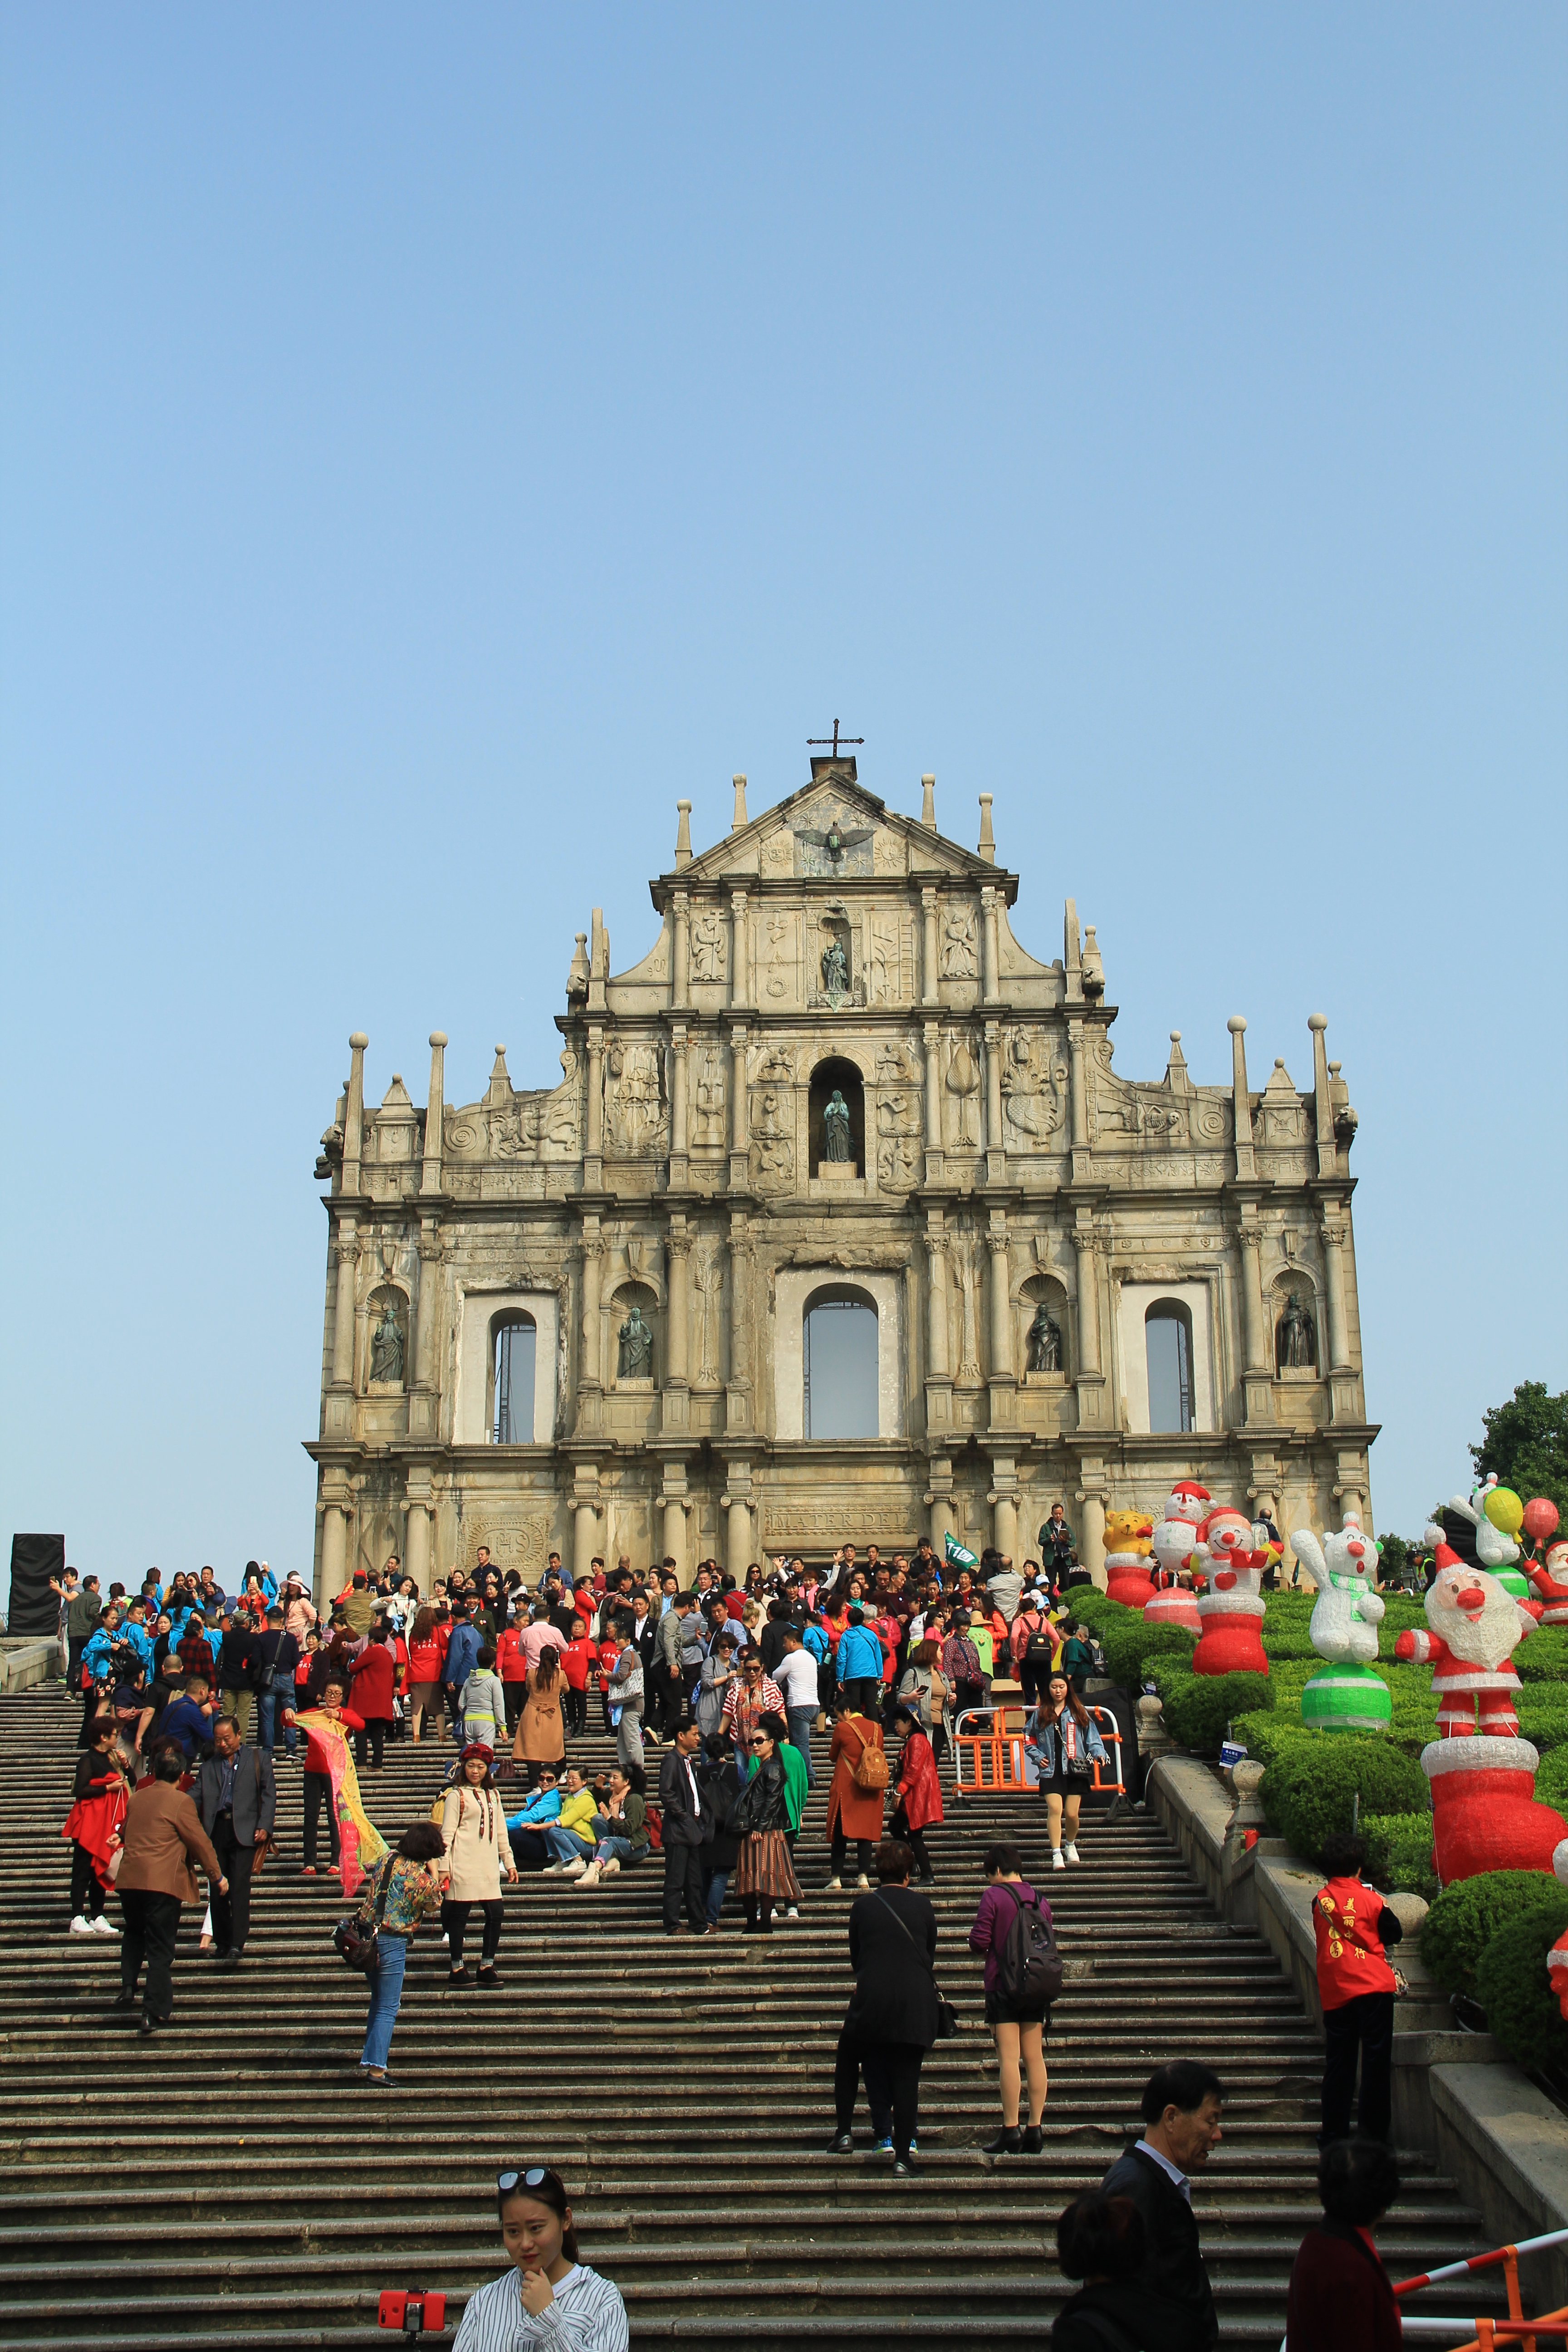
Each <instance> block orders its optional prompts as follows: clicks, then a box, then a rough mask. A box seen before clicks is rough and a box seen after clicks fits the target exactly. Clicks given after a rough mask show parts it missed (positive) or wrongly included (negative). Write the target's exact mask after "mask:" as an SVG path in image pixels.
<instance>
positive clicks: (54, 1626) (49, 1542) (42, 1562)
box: [6, 1536, 66, 1642]
mask: <svg viewBox="0 0 1568 2352" xmlns="http://www.w3.org/2000/svg"><path fill="white" fill-rule="evenodd" d="M65 1572H66V1539H65V1538H64V1536H13V1537H12V1538H11V1606H10V1608H9V1610H8V1611H7V1612H6V1630H7V1631H8V1632H9V1633H13V1634H29V1635H30V1636H31V1637H32V1639H33V1640H34V1641H37V1642H44V1641H47V1640H48V1638H49V1636H50V1635H51V1634H52V1633H58V1632H59V1629H60V1596H59V1594H58V1592H51V1591H49V1579H50V1577H51V1576H53V1577H63V1576H64V1575H65Z"/></svg>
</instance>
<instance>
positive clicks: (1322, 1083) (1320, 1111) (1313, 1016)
mask: <svg viewBox="0 0 1568 2352" xmlns="http://www.w3.org/2000/svg"><path fill="white" fill-rule="evenodd" d="M1307 1026H1308V1028H1309V1029H1310V1031H1311V1033H1312V1097H1313V1102H1314V1106H1315V1108H1316V1111H1317V1129H1318V1173H1319V1175H1320V1176H1333V1175H1337V1174H1338V1172H1339V1170H1338V1163H1337V1160H1336V1157H1335V1154H1336V1150H1337V1148H1338V1138H1337V1137H1336V1136H1335V1134H1334V1114H1333V1104H1332V1101H1331V1097H1330V1093H1329V1059H1328V1055H1329V1044H1328V1028H1329V1024H1328V1017H1327V1015H1326V1014H1325V1013H1309V1014H1308V1015H1307Z"/></svg>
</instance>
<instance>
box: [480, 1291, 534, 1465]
mask: <svg viewBox="0 0 1568 2352" xmlns="http://www.w3.org/2000/svg"><path fill="white" fill-rule="evenodd" d="M538 1336H539V1335H538V1333H537V1331H536V1330H535V1328H534V1322H533V1318H532V1316H531V1315H498V1316H497V1318H496V1319H495V1322H494V1323H493V1324H492V1326H491V1328H490V1408H489V1426H490V1443H491V1444H492V1445H531V1444H532V1443H533V1367H534V1355H535V1351H536V1348H537V1345H538Z"/></svg>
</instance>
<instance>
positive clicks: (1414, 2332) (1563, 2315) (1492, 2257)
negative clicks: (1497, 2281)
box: [1281, 2230, 1568, 2352]
mask: <svg viewBox="0 0 1568 2352" xmlns="http://www.w3.org/2000/svg"><path fill="white" fill-rule="evenodd" d="M1562 2245H1568V2230H1550V2231H1547V2233H1546V2235H1545V2236H1544V2237H1541V2238H1521V2239H1520V2241H1519V2242H1518V2244H1517V2245H1512V2246H1495V2247H1494V2248H1493V2249H1492V2251H1491V2252H1490V2253H1489V2254H1471V2255H1470V2256H1469V2258H1468V2261H1465V2262H1462V2263H1444V2264H1443V2265H1442V2267H1441V2268H1440V2269H1438V2270H1435V2271H1422V2272H1421V2273H1419V2274H1418V2275H1417V2276H1416V2277H1415V2278H1407V2279H1401V2280H1399V2282H1398V2283H1397V2284H1396V2285H1395V2287H1394V2294H1396V2295H1405V2294H1416V2293H1417V2292H1418V2291H1419V2289H1421V2288H1422V2287H1426V2286H1437V2285H1439V2284H1443V2283H1445V2282H1446V2281H1447V2280H1449V2279H1461V2278H1466V2277H1468V2275H1469V2274H1470V2273H1472V2272H1474V2271H1489V2270H1495V2269H1497V2268H1498V2266H1499V2265H1501V2268H1502V2272H1503V2275H1504V2279H1505V2281H1506V2284H1507V2287H1508V2317H1507V2318H1506V2319H1462V2318H1457V2317H1456V2318H1441V2319H1440V2318H1438V2317H1437V2316H1436V2315H1435V2314H1427V2313H1423V2314H1422V2315H1421V2316H1420V2317H1419V2318H1406V2317H1405V2315H1404V2314H1403V2313H1401V2315H1400V2323H1399V2324H1400V2332H1401V2333H1402V2335H1404V2336H1406V2337H1407V2338H1408V2339H1410V2340H1411V2341H1412V2342H1415V2343H1418V2342H1420V2340H1421V2339H1422V2338H1423V2337H1424V2336H1452V2334H1453V2333H1454V2331H1455V2329H1456V2328H1464V2327H1473V2328H1474V2329H1475V2334H1474V2336H1471V2337H1470V2339H1469V2341H1468V2343H1466V2344H1460V2345H1456V2346H1454V2347H1451V2348H1450V2352H1493V2347H1494V2345H1508V2346H1509V2347H1513V2346H1515V2345H1522V2346H1523V2347H1524V2352H1535V2337H1536V2336H1549V2337H1559V2336H1568V2305H1564V2307H1563V2309H1562V2310H1560V2311H1548V2312H1543V2313H1542V2315H1541V2316H1540V2318H1538V2319H1527V2318H1526V2317H1525V2315H1524V2306H1523V2305H1522V2303H1521V2300H1520V2293H1519V2258H1520V2256H1521V2254H1534V2253H1540V2252H1542V2251H1543V2249H1544V2248H1546V2247H1547V2246H1562ZM1281 2352H1283V2347H1281Z"/></svg>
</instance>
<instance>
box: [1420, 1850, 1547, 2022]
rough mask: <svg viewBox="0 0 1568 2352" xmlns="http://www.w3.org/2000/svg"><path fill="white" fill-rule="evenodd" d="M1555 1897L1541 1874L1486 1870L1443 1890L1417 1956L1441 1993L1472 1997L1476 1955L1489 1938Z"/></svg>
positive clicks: (1431, 1913)
mask: <svg viewBox="0 0 1568 2352" xmlns="http://www.w3.org/2000/svg"><path fill="white" fill-rule="evenodd" d="M1560 1893H1561V1889H1560V1888H1559V1887H1558V1885H1557V1882H1556V1880H1555V1879H1553V1878H1550V1877H1548V1875H1547V1874H1546V1873H1545V1872H1544V1871H1542V1870H1487V1871H1483V1872H1482V1873H1481V1874H1480V1876H1479V1878H1461V1879H1460V1880H1458V1883H1457V1884H1456V1885H1453V1886H1446V1887H1445V1888H1444V1889H1443V1892H1442V1893H1441V1895H1438V1897H1437V1900H1436V1903H1434V1904H1433V1906H1432V1908H1431V1909H1430V1911H1428V1912H1427V1914H1426V1920H1425V1922H1424V1923H1423V1926H1422V1929H1421V1957H1422V1958H1423V1959H1424V1960H1425V1961H1426V1965H1427V1967H1428V1968H1429V1969H1431V1971H1432V1974H1433V1975H1434V1976H1435V1977H1436V1979H1437V1982H1438V1983H1439V1984H1440V1985H1441V1986H1442V1988H1443V1990H1444V1991H1445V1992H1466V1993H1474V1992H1475V1990H1476V1970H1477V1968H1478V1966H1479V1961H1480V1958H1481V1954H1482V1953H1483V1952H1484V1951H1485V1950H1486V1949H1487V1948H1488V1946H1489V1944H1490V1943H1491V1941H1492V1939H1493V1937H1496V1936H1497V1935H1498V1934H1499V1933H1500V1931H1501V1929H1503V1928H1504V1927H1508V1926H1509V1925H1510V1923H1511V1922H1512V1921H1513V1920H1515V1919H1519V1918H1521V1917H1523V1916H1525V1915H1526V1914H1533V1913H1535V1912H1538V1911H1540V1910H1541V1909H1542V1906H1543V1905H1546V1904H1550V1903H1551V1902H1552V1901H1553V1900H1554V1899H1555V1898H1556V1897H1557V1896H1558V1895H1559V1894H1560ZM1561 1932H1562V1931H1561V1929H1555V1930H1554V1931H1553V1935H1556V1934H1560V1933H1561ZM1552 1939H1553V1938H1552V1936H1549V1937H1547V1939H1546V1940H1547V1942H1548V1943H1551V1942H1552Z"/></svg>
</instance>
